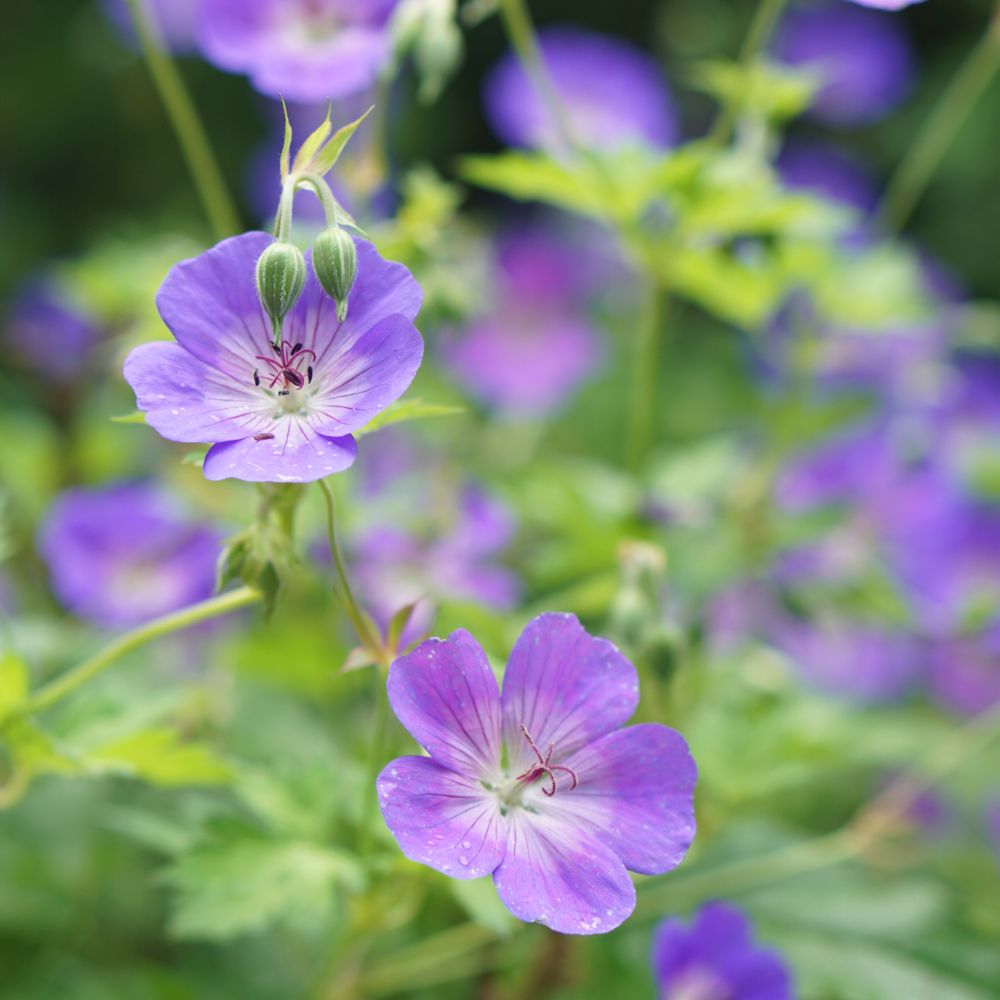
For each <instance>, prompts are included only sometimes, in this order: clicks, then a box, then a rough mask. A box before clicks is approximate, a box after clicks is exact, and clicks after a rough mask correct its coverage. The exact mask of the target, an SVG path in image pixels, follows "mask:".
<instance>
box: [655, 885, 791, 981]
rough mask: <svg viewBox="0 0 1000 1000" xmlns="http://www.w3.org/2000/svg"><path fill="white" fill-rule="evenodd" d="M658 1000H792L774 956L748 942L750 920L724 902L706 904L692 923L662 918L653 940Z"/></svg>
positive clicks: (784, 970)
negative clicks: (687, 923) (659, 998)
mask: <svg viewBox="0 0 1000 1000" xmlns="http://www.w3.org/2000/svg"><path fill="white" fill-rule="evenodd" d="M652 962H653V972H654V974H655V976H656V980H657V983H658V985H659V994H658V995H659V996H660V997H661V998H662V1000H792V997H793V996H794V994H793V991H792V980H791V976H790V975H789V972H788V968H787V966H786V964H785V962H784V961H783V960H782V958H781V957H780V955H778V953H777V952H775V951H773V950H771V949H770V948H762V947H761V946H760V945H759V944H757V943H756V942H755V941H754V939H753V931H752V928H751V926H750V921H749V919H748V918H747V916H746V915H745V914H744V913H743V911H742V910H739V909H737V908H736V907H735V906H730V905H729V904H727V903H715V902H713V903H706V904H705V905H704V906H702V908H701V909H700V910H699V911H698V914H697V916H696V917H695V919H694V921H693V923H691V924H690V925H686V924H685V923H684V922H683V921H680V920H676V919H674V918H671V919H669V920H664V921H663V923H661V924H660V926H659V927H658V928H657V929H656V932H655V935H654V937H653V954H652Z"/></svg>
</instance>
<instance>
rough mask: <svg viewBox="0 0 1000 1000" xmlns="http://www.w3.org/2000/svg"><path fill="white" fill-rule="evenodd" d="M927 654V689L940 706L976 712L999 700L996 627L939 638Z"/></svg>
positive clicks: (999, 660) (999, 641) (998, 629)
mask: <svg viewBox="0 0 1000 1000" xmlns="http://www.w3.org/2000/svg"><path fill="white" fill-rule="evenodd" d="M929 657H930V672H929V678H928V688H929V690H930V694H931V697H933V698H934V700H935V701H936V702H937V703H938V704H939V705H941V706H942V707H943V708H946V709H949V710H950V711H952V712H958V713H959V714H961V715H977V714H978V713H979V712H982V711H985V710H986V709H988V708H991V707H992V706H993V705H995V704H996V703H997V702H1000V627H998V626H994V627H992V628H988V629H984V630H982V631H980V632H978V633H977V634H974V635H966V636H959V637H956V638H952V639H945V640H939V641H937V642H935V643H933V644H932V645H931V648H930V653H929Z"/></svg>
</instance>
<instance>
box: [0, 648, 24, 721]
mask: <svg viewBox="0 0 1000 1000" xmlns="http://www.w3.org/2000/svg"><path fill="white" fill-rule="evenodd" d="M27 696H28V668H27V666H26V665H25V663H24V661H23V660H22V659H21V658H20V657H19V656H17V655H16V654H15V653H13V652H11V651H10V650H8V651H6V652H4V653H0V722H2V721H3V720H4V719H6V718H7V717H8V716H9V715H11V714H12V713H13V712H16V711H17V710H18V708H20V707H21V705H22V704H23V703H24V701H25V699H26V698H27Z"/></svg>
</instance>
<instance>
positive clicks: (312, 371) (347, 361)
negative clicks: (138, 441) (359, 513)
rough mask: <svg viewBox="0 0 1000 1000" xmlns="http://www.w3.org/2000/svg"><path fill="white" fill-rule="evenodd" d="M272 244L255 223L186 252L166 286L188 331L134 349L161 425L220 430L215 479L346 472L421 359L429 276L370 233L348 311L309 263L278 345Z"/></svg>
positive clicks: (201, 438) (176, 317)
mask: <svg viewBox="0 0 1000 1000" xmlns="http://www.w3.org/2000/svg"><path fill="white" fill-rule="evenodd" d="M270 243H271V237H270V236H268V235H267V234H266V233H245V234H243V235H242V236H236V237H233V238H232V239H228V240H223V241H222V242H221V243H219V244H218V245H217V246H215V247H213V248H212V249H211V250H209V251H207V252H206V253H203V254H201V256H199V257H195V258H193V259H192V260H187V261H183V262H182V263H180V264H177V265H176V266H175V267H174V268H173V269H172V270H171V271H170V273H169V274H168V275H167V277H166V280H165V281H164V282H163V285H162V286H161V287H160V291H159V293H158V295H157V297H156V304H157V308H158V309H159V311H160V315H161V316H162V317H163V321H164V322H165V323H166V324H167V326H168V327H169V328H170V330H171V332H172V333H173V334H174V336H175V337H176V338H177V342H176V343H165V342H156V343H151V344H143V345H141V346H139V347H137V348H136V349H135V350H134V351H132V353H131V354H130V355H129V356H128V358H127V359H126V361H125V378H126V379H127V380H128V382H129V384H130V385H131V386H132V388H133V389H134V390H135V393H136V400H137V402H138V406H139V409H141V410H143V411H144V412H145V414H146V421H147V422H148V423H149V424H150V425H151V426H152V427H154V428H155V429H156V430H157V431H159V433H160V434H162V435H163V436H164V437H165V438H167V439H168V440H171V441H187V442H210V443H212V447H211V448H210V449H209V452H208V454H207V455H206V457H205V464H204V472H205V476H206V477H207V478H208V479H227V478H230V477H232V478H236V479H243V480H247V481H249V482H279V483H306V482H312V481H313V480H316V479H321V478H322V477H324V476H328V475H330V474H331V473H334V472H341V471H343V470H344V469H346V468H348V467H349V466H350V465H351V464H352V463H353V461H354V457H355V454H356V452H357V445H356V444H355V441H354V438H353V437H352V436H351V435H352V432H354V431H357V430H359V429H360V428H362V427H363V426H364V425H365V424H366V423H368V421H369V420H371V419H372V417H374V416H375V414H377V413H378V412H379V411H381V410H383V409H384V408H385V407H386V406H388V405H389V403H391V402H393V401H394V400H396V399H398V398H399V396H401V395H402V394H403V392H405V390H406V388H407V387H408V386H409V384H410V382H411V381H412V380H413V376H414V375H415V374H416V371H417V368H418V367H419V366H420V360H421V356H422V354H423V343H422V341H421V339H420V334H419V333H417V330H416V328H415V327H414V325H413V319H414V317H415V316H416V315H417V312H418V311H419V309H420V287H419V286H418V285H417V283H416V281H414V279H413V276H412V275H411V274H410V272H409V271H408V270H407V269H406V268H405V267H403V266H402V265H401V264H394V263H391V262H389V261H386V260H384V259H383V258H382V257H380V256H379V254H378V252H377V251H376V250H375V248H374V247H373V246H372V245H371V244H370V243H366V242H364V241H362V240H358V241H357V248H358V276H357V280H356V281H355V284H354V287H353V289H352V290H351V294H350V298H349V300H348V302H349V310H348V315H347V319H346V320H345V321H344V322H343V323H341V322H340V321H338V319H337V313H336V305H335V303H334V302H333V300H332V299H331V298H329V297H328V296H327V295H326V294H325V293H324V292H323V290H322V288H321V287H320V284H319V282H318V281H317V280H316V276H315V274H313V272H312V269H311V266H310V267H309V273H308V277H307V279H306V286H305V290H304V291H303V293H302V296H301V298H300V299H299V301H298V302H297V304H296V305H295V307H294V308H293V309H292V311H291V312H290V313H289V314H288V315H287V316H286V317H285V322H284V327H283V333H282V336H283V340H282V344H281V347H280V349H279V348H275V347H273V346H272V337H271V325H270V320H269V319H268V317H267V316H266V314H265V313H264V310H263V307H262V306H261V304H260V302H259V301H258V298H257V290H256V284H255V280H254V267H255V265H256V262H257V258H258V257H259V256H260V254H261V253H262V252H263V250H264V248H265V247H267V246H268V245H269V244H270ZM308 256H309V255H307V260H308Z"/></svg>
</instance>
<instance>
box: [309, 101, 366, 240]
mask: <svg viewBox="0 0 1000 1000" xmlns="http://www.w3.org/2000/svg"><path fill="white" fill-rule="evenodd" d="M374 108H375V106H374V105H372V107H370V108H369V109H368V110H367V111H366V112H365V113H364V114H363V115H362V116H361V117H360V118H356V119H355V120H354V121H352V122H351V123H350V124H348V125H343V126H341V128H338V129H337V131H336V132H334V133H333V135H332V136H331V138H330V141H329V142H328V143H327V144H326V145H325V146H324V147H323V148H322V149H321V150H320V151H319V152H318V153H317V154H316V155H315V156H314V157H313V158H312V163H311V165H310V166H309V169H311V170H312V171H313V172H315V173H317V174H320V175H321V176H322V175H323V174H325V173H327V171H329V170H330V169H331V168H332V167H333V165H334V164H335V163H336V162H337V160H339V159H340V154H341V153H342V152H343V151H344V147H345V146H346V145H347V144H348V142H350V139H351V136H352V135H354V133H355V132H356V131H357V129H358V126H359V125H360V124H361V123H362V122H363V121H364V120H365V119H366V118H367V117H368V116H369V115H370V114H371V113H372V111H373V110H374ZM297 160H298V157H296V161H297ZM344 214H345V215H347V213H346V212H345V213H344ZM347 218H348V219H350V216H347ZM350 224H351V225H354V222H353V220H352V221H351V223H350Z"/></svg>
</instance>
